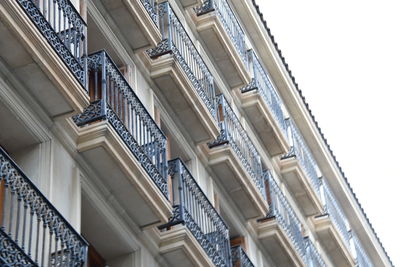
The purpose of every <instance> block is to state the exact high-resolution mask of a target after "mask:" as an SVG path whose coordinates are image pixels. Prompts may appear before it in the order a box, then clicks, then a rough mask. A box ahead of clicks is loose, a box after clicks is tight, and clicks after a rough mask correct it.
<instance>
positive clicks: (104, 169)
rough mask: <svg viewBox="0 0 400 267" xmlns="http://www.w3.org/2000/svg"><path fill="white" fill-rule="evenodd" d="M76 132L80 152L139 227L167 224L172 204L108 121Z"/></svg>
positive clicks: (72, 125) (77, 128) (78, 128)
mask: <svg viewBox="0 0 400 267" xmlns="http://www.w3.org/2000/svg"><path fill="white" fill-rule="evenodd" d="M69 124H70V126H71V128H73V129H74V132H75V137H76V140H77V150H78V152H79V153H81V154H82V156H83V158H84V159H85V160H86V161H87V162H88V163H89V165H90V166H91V167H92V168H93V169H94V170H95V172H96V173H97V174H98V178H99V179H100V180H101V181H102V182H103V183H104V184H105V185H106V186H107V187H108V188H109V190H110V194H112V195H114V196H116V198H117V200H118V202H119V203H120V204H121V205H122V207H123V208H125V210H126V212H127V213H128V214H129V216H131V217H132V218H133V219H134V221H135V222H136V223H137V224H138V225H140V226H146V225H149V224H161V223H166V222H167V221H168V219H169V218H170V216H171V215H172V205H171V204H170V202H169V201H168V200H167V198H166V197H165V196H164V195H163V193H162V192H161V190H160V189H159V188H158V187H157V185H156V184H155V182H154V181H153V180H152V179H151V178H150V176H149V175H148V173H147V172H146V171H145V170H144V168H143V167H142V165H141V164H140V162H139V161H138V160H137V159H136V157H135V156H134V155H133V154H132V152H131V151H130V150H129V149H128V147H127V146H126V145H125V143H124V142H123V141H122V139H121V138H120V136H119V135H118V134H117V132H116V131H115V130H114V128H113V127H112V126H111V125H110V123H109V122H107V121H98V122H94V123H92V124H90V125H86V126H84V127H78V126H76V125H75V124H74V122H72V121H70V122H69Z"/></svg>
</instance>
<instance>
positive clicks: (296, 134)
mask: <svg viewBox="0 0 400 267" xmlns="http://www.w3.org/2000/svg"><path fill="white" fill-rule="evenodd" d="M286 123H287V128H288V131H289V134H290V137H291V138H290V139H291V148H290V152H289V154H288V155H285V156H284V157H283V158H289V157H293V156H294V157H296V158H297V159H298V160H299V162H300V165H301V167H302V168H303V170H304V171H305V173H306V175H307V178H308V179H309V180H310V182H311V185H312V187H313V189H314V191H315V192H316V193H317V195H318V197H321V192H320V185H321V182H320V179H319V175H318V172H317V168H318V165H317V163H316V162H315V160H314V158H313V156H312V154H311V152H310V149H309V148H308V146H307V145H306V142H305V141H304V139H303V137H302V135H301V134H300V131H299V130H298V129H297V127H296V125H295V123H294V122H293V121H292V120H291V119H287V120H286Z"/></svg>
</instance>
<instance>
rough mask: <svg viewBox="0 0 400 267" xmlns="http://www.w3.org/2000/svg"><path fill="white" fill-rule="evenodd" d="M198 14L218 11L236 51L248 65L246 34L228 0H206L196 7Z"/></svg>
mask: <svg viewBox="0 0 400 267" xmlns="http://www.w3.org/2000/svg"><path fill="white" fill-rule="evenodd" d="M195 11H196V13H197V15H198V16H201V15H203V14H206V13H209V12H211V11H216V14H217V16H218V18H219V19H220V20H221V22H222V25H223V27H224V29H225V31H226V32H227V34H228V36H229V38H230V39H231V41H232V42H233V44H234V46H235V48H236V51H237V52H238V54H239V55H240V58H241V60H242V62H243V64H244V65H245V66H246V67H248V56H247V46H246V34H245V33H244V31H243V29H242V27H241V26H240V24H239V21H238V19H237V18H236V15H235V13H234V12H233V10H232V8H231V7H230V5H229V3H228V1H227V0H205V1H204V2H203V4H202V5H201V6H199V7H198V8H195Z"/></svg>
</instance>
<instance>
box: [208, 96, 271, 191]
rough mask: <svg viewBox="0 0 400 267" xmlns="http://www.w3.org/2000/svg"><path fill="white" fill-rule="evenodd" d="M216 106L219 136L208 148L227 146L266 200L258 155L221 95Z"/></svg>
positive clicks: (262, 173)
mask: <svg viewBox="0 0 400 267" xmlns="http://www.w3.org/2000/svg"><path fill="white" fill-rule="evenodd" d="M217 104H218V122H219V128H220V134H219V136H218V138H217V139H216V140H215V141H213V142H212V143H210V144H209V147H210V148H212V147H216V146H220V145H224V144H229V145H230V146H231V147H232V149H233V151H234V152H235V153H236V155H237V156H238V158H239V159H240V161H241V162H242V164H243V166H244V168H245V169H246V171H247V172H248V174H249V175H250V176H251V178H252V181H253V183H254V185H255V186H256V187H257V188H258V190H259V192H260V194H261V195H262V196H263V197H264V198H266V195H265V184H264V172H263V168H262V163H261V156H260V154H259V153H258V151H257V149H256V148H255V146H254V144H253V142H252V141H251V139H250V137H249V136H248V135H247V133H246V131H245V130H244V129H243V126H242V125H241V123H240V121H239V119H238V117H237V116H236V114H235V113H234V111H233V110H232V108H231V106H230V105H229V103H228V102H227V101H226V99H225V97H224V96H223V95H222V94H221V95H218V96H217Z"/></svg>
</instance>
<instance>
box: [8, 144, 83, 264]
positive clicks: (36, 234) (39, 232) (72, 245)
mask: <svg viewBox="0 0 400 267" xmlns="http://www.w3.org/2000/svg"><path fill="white" fill-rule="evenodd" d="M0 191H1V193H0V197H1V202H0V203H1V206H0V224H1V225H0V264H1V266H77V267H78V266H83V264H84V263H85V261H86V256H87V246H88V244H87V242H86V241H85V240H84V239H83V238H82V237H81V236H80V235H79V234H78V233H77V232H76V231H75V230H74V228H73V227H72V226H71V225H70V224H69V223H68V222H67V221H66V220H65V219H64V218H63V216H62V215H61V214H60V213H59V212H58V211H57V209H56V208H55V207H54V206H53V205H52V204H51V203H50V202H49V201H48V200H47V198H46V197H45V196H44V195H43V194H42V193H41V192H40V190H39V189H38V188H37V187H36V186H35V185H34V184H33V183H32V182H31V180H30V179H29V178H28V177H27V176H26V175H25V174H24V173H23V172H22V170H21V169H20V168H19V167H18V166H17V164H16V163H15V162H14V161H13V160H12V159H11V158H10V157H9V155H8V154H7V153H6V152H5V151H4V150H3V149H2V148H0Z"/></svg>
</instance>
